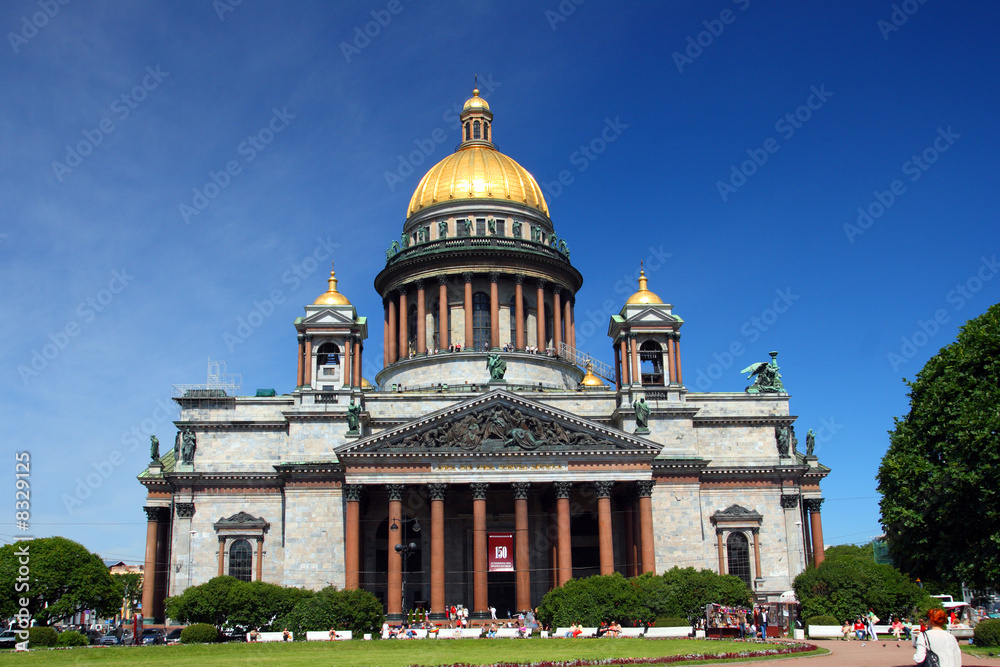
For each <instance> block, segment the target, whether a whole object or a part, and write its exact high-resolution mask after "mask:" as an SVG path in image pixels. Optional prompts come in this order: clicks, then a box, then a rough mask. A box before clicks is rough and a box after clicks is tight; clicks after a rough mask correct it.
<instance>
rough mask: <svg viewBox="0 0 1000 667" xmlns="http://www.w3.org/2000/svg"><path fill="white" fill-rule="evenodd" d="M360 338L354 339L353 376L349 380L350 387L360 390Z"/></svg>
mask: <svg viewBox="0 0 1000 667" xmlns="http://www.w3.org/2000/svg"><path fill="white" fill-rule="evenodd" d="M362 349H363V348H362V347H361V336H358V337H357V338H355V339H354V375H353V377H352V378H351V382H353V384H352V385H351V386H352V387H358V388H359V389H360V388H361V351H362Z"/></svg>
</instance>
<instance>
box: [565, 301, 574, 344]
mask: <svg viewBox="0 0 1000 667" xmlns="http://www.w3.org/2000/svg"><path fill="white" fill-rule="evenodd" d="M570 301H571V295H570V294H566V300H565V301H563V326H564V327H566V344H567V345H569V346H570V347H572V348H575V347H576V331H575V330H574V328H573V306H571V305H570Z"/></svg>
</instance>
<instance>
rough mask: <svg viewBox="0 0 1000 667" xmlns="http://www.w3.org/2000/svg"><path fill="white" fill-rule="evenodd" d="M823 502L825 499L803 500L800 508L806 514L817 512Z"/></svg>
mask: <svg viewBox="0 0 1000 667" xmlns="http://www.w3.org/2000/svg"><path fill="white" fill-rule="evenodd" d="M824 500H825V498H803V499H802V506H803V507H805V508H806V511H807V512H810V513H812V512H819V507H820V505H822V504H823V501H824Z"/></svg>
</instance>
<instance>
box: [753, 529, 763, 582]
mask: <svg viewBox="0 0 1000 667" xmlns="http://www.w3.org/2000/svg"><path fill="white" fill-rule="evenodd" d="M750 532H751V533H753V564H754V578H755V579H760V578H761V577H763V576H764V575H763V574H762V573H761V570H760V528H751V529H750Z"/></svg>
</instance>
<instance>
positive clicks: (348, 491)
mask: <svg viewBox="0 0 1000 667" xmlns="http://www.w3.org/2000/svg"><path fill="white" fill-rule="evenodd" d="M363 490H364V487H363V486H361V485H360V484H345V485H344V497H346V498H347V501H348V502H353V503H357V502H361V492H362V491H363Z"/></svg>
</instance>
